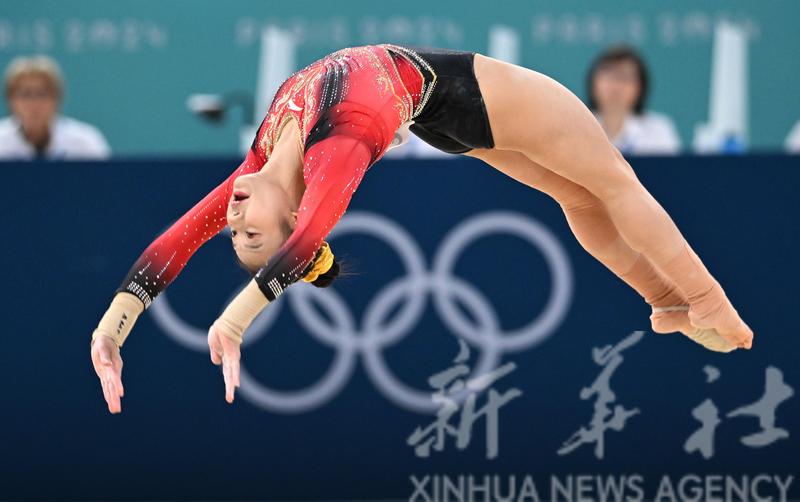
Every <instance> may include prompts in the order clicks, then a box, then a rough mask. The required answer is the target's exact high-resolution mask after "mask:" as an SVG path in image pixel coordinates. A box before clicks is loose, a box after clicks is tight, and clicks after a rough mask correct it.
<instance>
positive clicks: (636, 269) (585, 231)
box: [467, 149, 694, 334]
mask: <svg viewBox="0 0 800 502" xmlns="http://www.w3.org/2000/svg"><path fill="white" fill-rule="evenodd" d="M467 155H469V156H470V157H476V158H478V159H481V160H483V161H484V162H486V163H487V164H489V165H491V166H492V167H494V168H495V169H497V170H499V171H500V172H502V173H504V174H506V175H507V176H509V177H511V178H512V179H515V180H517V181H519V182H520V183H523V184H525V185H528V186H529V187H531V188H535V189H537V190H539V191H541V192H544V193H546V194H547V195H549V196H550V197H552V198H553V199H555V201H556V202H558V204H559V205H560V206H561V208H562V209H563V211H564V215H565V216H566V217H567V222H568V223H569V226H570V228H571V229H572V232H573V233H574V234H575V237H576V238H577V239H578V242H580V244H581V245H582V246H583V248H584V249H586V251H587V252H589V254H591V255H592V256H594V257H595V258H596V259H597V260H598V261H600V262H601V263H602V264H603V265H605V266H606V267H607V268H608V269H609V270H611V271H612V272H613V273H614V274H615V275H617V277H619V278H620V279H622V280H623V281H625V283H627V284H628V285H629V286H630V287H632V288H633V289H634V290H635V291H636V292H637V293H639V295H640V296H641V297H642V298H644V300H645V301H646V302H647V303H648V304H649V305H651V306H652V307H655V310H654V312H653V315H651V316H650V319H651V321H652V324H653V331H655V332H657V333H672V332H676V331H681V332H683V333H684V334H688V333H690V332H692V331H694V329H693V327H692V326H691V324H690V323H689V317H688V315H687V312H686V310H684V309H681V308H680V307H682V306H686V305H688V303H687V301H686V298H685V297H684V295H683V293H681V292H680V290H678V289H677V288H676V287H675V285H674V284H673V283H672V282H671V281H670V280H669V279H667V278H666V277H664V275H663V274H661V273H660V272H659V271H658V270H656V269H655V268H654V267H653V265H652V264H651V263H650V260H648V259H647V257H646V256H644V255H643V254H641V253H640V252H638V251H636V250H634V249H633V248H631V247H630V246H629V245H628V243H627V242H625V240H624V239H623V238H622V236H621V235H620V234H619V231H618V230H617V228H616V227H615V226H614V223H613V222H612V221H611V217H610V216H609V215H608V211H606V208H605V206H604V205H603V203H602V202H601V201H600V199H598V198H597V197H595V196H594V195H592V194H591V193H590V192H589V191H588V190H586V189H585V188H583V187H582V186H580V185H577V184H575V183H573V182H571V181H570V180H568V179H566V178H564V177H562V176H559V175H557V174H555V173H554V172H552V171H549V170H547V169H545V168H544V167H542V166H540V165H538V164H537V163H535V162H533V161H532V160H530V159H529V158H527V157H526V156H525V155H523V154H521V153H519V152H512V151H510V150H497V149H493V150H472V151H470V152H469V153H467ZM674 307H678V308H677V309H673V308H674Z"/></svg>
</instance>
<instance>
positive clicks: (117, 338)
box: [92, 292, 144, 347]
mask: <svg viewBox="0 0 800 502" xmlns="http://www.w3.org/2000/svg"><path fill="white" fill-rule="evenodd" d="M142 311H144V305H143V304H142V301H141V300H140V299H138V298H137V297H136V296H135V295H132V294H131V293H124V292H122V293H117V295H116V296H114V300H112V301H111V306H110V307H108V310H106V313H105V314H103V318H102V319H100V324H98V325H97V329H95V330H94V333H92V341H94V340H95V339H96V338H97V337H98V336H101V335H103V336H107V337H109V338H111V339H112V340H114V343H116V344H117V347H122V344H123V343H125V339H126V338H128V334H129V333H130V332H131V329H132V328H133V325H134V324H135V323H136V319H137V318H138V317H139V314H141V313H142Z"/></svg>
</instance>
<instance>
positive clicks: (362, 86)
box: [118, 46, 425, 307]
mask: <svg viewBox="0 0 800 502" xmlns="http://www.w3.org/2000/svg"><path fill="white" fill-rule="evenodd" d="M424 85H425V83H424V81H423V77H422V74H421V73H420V71H419V70H418V68H417V66H415V65H414V64H412V62H411V60H410V59H408V58H407V57H406V56H404V55H401V53H400V52H399V51H394V50H392V48H391V46H366V47H355V48H349V49H343V50H341V51H338V52H335V53H333V54H331V55H329V56H326V57H325V58H323V59H320V60H319V61H316V62H314V63H312V64H311V65H309V66H307V67H306V68H304V69H303V70H300V71H299V72H297V73H295V74H294V75H292V76H291V77H289V78H288V79H287V80H286V81H285V82H284V83H283V84H282V85H281V87H280V89H278V92H277V93H276V95H275V98H274V99H273V101H272V105H271V106H270V108H269V112H268V113H267V115H266V117H265V118H264V121H263V122H262V123H261V126H260V127H259V130H258V134H257V135H256V138H255V140H254V141H253V145H252V146H251V148H250V151H249V152H248V154H247V156H246V158H245V159H244V162H242V164H241V165H240V166H239V167H238V168H237V169H236V171H234V172H233V174H231V175H230V176H229V177H228V179H226V180H225V181H223V182H222V183H221V184H220V185H219V186H218V187H217V188H215V189H214V190H213V191H212V192H211V193H209V194H208V195H207V196H206V197H205V198H203V200H201V201H200V202H199V203H197V204H196V205H195V206H194V207H193V208H192V209H190V210H189V211H188V212H187V213H186V214H184V215H183V216H182V217H181V218H180V219H178V221H177V222H175V223H174V224H173V225H172V226H171V227H170V228H169V229H168V230H167V231H166V232H164V233H163V234H162V235H161V236H159V237H158V238H157V239H156V240H155V241H153V243H152V244H150V246H148V247H147V249H145V251H144V253H142V255H141V256H140V257H139V259H138V260H137V261H136V263H135V264H134V266H133V268H132V269H131V270H130V272H129V273H128V276H127V277H126V278H125V281H124V282H123V283H122V285H121V286H120V288H119V289H118V291H127V292H130V293H133V294H135V295H136V296H137V297H138V298H139V299H140V300H142V302H143V303H144V305H145V307H148V306H149V305H150V303H151V302H152V300H153V299H154V298H155V297H156V296H157V295H158V294H159V293H160V292H161V291H163V290H164V289H165V288H166V287H167V285H169V283H170V282H172V280H173V279H175V277H177V275H178V274H179V273H180V271H181V270H182V269H183V267H184V265H186V262H187V261H188V260H189V258H190V257H191V256H192V255H193V254H194V253H195V251H197V249H198V248H199V247H200V246H202V245H203V244H204V243H205V242H207V241H208V240H209V239H211V237H213V236H214V235H216V234H217V233H219V232H220V231H221V230H222V229H223V228H224V227H225V226H226V224H227V220H226V210H227V206H228V202H229V200H230V198H231V195H232V193H231V192H232V186H233V181H234V180H235V179H236V178H237V177H238V176H241V175H243V174H249V173H254V172H257V171H259V170H260V169H261V168H262V167H263V166H264V164H265V163H266V162H267V160H268V159H269V156H270V153H271V151H272V148H273V146H274V145H275V143H276V142H277V139H278V135H279V134H280V132H281V130H282V129H283V126H284V125H286V123H287V121H289V120H290V119H294V120H295V121H296V123H297V124H298V125H299V126H300V132H301V140H302V141H303V151H304V152H305V153H304V164H303V178H304V180H305V184H306V190H305V193H304V195H303V198H302V200H301V202H300V207H299V208H298V211H297V212H298V215H297V225H296V227H295V229H294V231H293V232H292V234H291V236H290V237H289V239H288V240H287V241H286V242H285V243H284V245H283V246H282V247H281V248H280V249H279V250H278V251H277V253H276V254H275V255H274V256H272V257H271V258H270V259H269V260H268V262H267V264H266V265H265V266H264V267H262V268H261V269H260V270H259V271H258V273H257V274H256V281H257V282H258V284H259V287H260V288H261V291H262V292H263V293H264V295H265V296H266V297H267V298H268V299H269V300H274V299H275V298H276V297H277V296H278V295H280V294H281V293H282V292H283V290H284V288H286V287H287V286H289V285H290V284H292V283H293V282H295V281H296V280H298V279H299V278H300V277H301V274H302V272H303V271H304V270H305V269H306V267H307V266H308V264H309V263H310V262H311V260H312V259H313V257H314V255H315V253H316V251H317V249H319V247H320V245H321V244H322V241H323V240H324V239H325V237H326V236H327V235H328V233H329V232H330V231H331V229H332V228H333V226H334V225H335V224H336V223H337V222H338V221H339V219H340V218H341V217H342V214H343V213H344V212H345V210H346V209H347V206H348V204H349V202H350V198H351V197H352V195H353V192H355V190H356V188H357V187H358V185H359V183H360V182H361V179H362V178H363V176H364V173H365V172H366V170H367V169H368V168H369V167H370V166H371V165H372V164H374V163H375V162H376V161H377V160H378V159H380V158H381V156H382V155H383V154H384V153H385V152H386V149H387V148H388V146H389V145H390V143H391V141H392V139H393V137H394V134H395V132H396V131H397V129H398V128H399V127H400V125H401V124H403V123H404V122H406V121H408V120H410V119H411V118H412V117H414V116H415V115H416V114H417V113H418V112H419V107H420V106H423V105H424V100H420V96H421V95H422V94H423V86H424ZM421 101H422V104H420V102H421Z"/></svg>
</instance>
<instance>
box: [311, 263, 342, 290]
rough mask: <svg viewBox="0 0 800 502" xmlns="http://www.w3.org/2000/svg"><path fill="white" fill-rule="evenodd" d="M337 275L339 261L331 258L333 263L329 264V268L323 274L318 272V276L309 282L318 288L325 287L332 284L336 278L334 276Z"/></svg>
mask: <svg viewBox="0 0 800 502" xmlns="http://www.w3.org/2000/svg"><path fill="white" fill-rule="evenodd" d="M338 276H339V261H338V260H333V265H331V268H329V269H328V271H327V272H325V273H324V274H319V277H317V278H316V279H315V280H314V281H312V282H311V284H313V285H314V286H316V287H318V288H327V287H328V286H330V285H331V284H333V281H334V280H336V277H338Z"/></svg>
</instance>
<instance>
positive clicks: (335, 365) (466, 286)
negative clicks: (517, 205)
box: [148, 211, 573, 413]
mask: <svg viewBox="0 0 800 502" xmlns="http://www.w3.org/2000/svg"><path fill="white" fill-rule="evenodd" d="M496 233H505V234H511V235H515V236H517V237H520V238H522V239H523V240H525V241H527V242H528V243H529V244H531V245H532V246H533V247H534V248H536V249H537V250H538V251H539V252H540V253H541V254H542V256H543V258H544V260H545V263H546V264H547V267H548V269H549V271H550V276H551V287H550V296H549V298H548V300H547V302H546V303H545V305H544V308H543V309H542V311H541V313H540V314H539V315H538V316H537V317H536V318H534V319H532V320H531V321H530V322H529V323H528V324H526V325H525V326H522V327H521V328H518V329H515V330H512V331H509V332H504V331H503V330H502V329H501V325H500V319H498V316H497V314H496V312H495V311H494V309H493V307H492V305H491V303H490V302H489V301H488V300H487V298H486V297H485V296H484V295H483V294H482V293H481V292H480V291H479V290H478V289H476V288H475V287H474V286H473V285H472V284H470V283H469V282H467V281H465V280H463V279H461V278H459V277H456V276H454V275H453V274H452V272H453V268H454V267H455V264H456V261H457V259H458V257H459V256H460V255H461V253H462V252H463V251H464V250H465V249H466V248H467V246H468V245H469V244H470V243H472V242H473V241H475V240H477V239H479V238H481V237H483V236H485V235H488V234H496ZM347 234H366V235H369V236H372V237H375V238H378V239H380V240H382V241H384V242H385V243H386V244H388V245H389V246H390V247H392V248H393V249H394V250H395V252H397V254H398V255H399V257H400V260H401V262H402V264H403V266H404V268H405V270H406V272H407V273H406V275H405V276H403V277H400V278H397V279H395V280H393V281H391V282H389V283H388V284H386V286H384V287H383V288H382V289H381V290H380V291H378V293H376V294H375V296H374V297H373V298H372V300H371V301H370V302H369V303H368V305H367V307H366V309H365V311H364V315H363V319H361V322H357V320H356V319H354V318H353V314H352V312H351V309H350V308H349V307H348V305H347V303H346V302H345V301H344V299H343V298H342V297H341V296H340V295H339V294H338V293H337V292H336V291H335V290H333V289H325V290H322V289H319V288H313V287H294V288H288V289H287V290H286V292H285V293H284V294H283V295H282V296H281V297H279V298H278V300H277V301H275V302H274V303H272V304H270V305H269V307H267V308H266V309H265V310H264V312H263V313H262V314H261V315H259V316H258V318H256V320H255V321H254V322H253V324H252V325H251V326H250V328H249V329H248V331H247V335H246V336H245V339H244V345H245V346H247V345H250V344H253V343H255V342H256V341H257V340H258V339H260V338H261V337H262V336H264V334H265V333H266V332H267V331H268V330H269V328H270V327H271V326H272V324H273V323H274V322H275V320H276V319H277V318H278V316H279V315H280V313H281V311H282V310H286V309H287V308H289V309H290V310H291V311H292V313H293V314H294V315H295V317H296V319H297V321H298V322H299V323H300V325H301V326H302V327H303V328H304V329H305V330H306V331H307V332H308V333H309V334H310V335H311V336H312V337H313V338H314V339H316V340H317V341H319V342H320V343H323V344H325V345H327V346H329V347H331V348H333V349H334V350H335V351H336V355H335V357H334V360H333V362H332V364H331V366H330V368H329V369H328V370H327V372H326V373H325V374H324V375H323V376H322V378H321V379H320V380H319V381H317V382H316V383H314V384H312V385H311V386H309V387H307V388H305V389H300V390H295V391H288V392H287V391H277V390H274V389H270V388H269V387H267V386H265V385H264V384H262V383H261V382H258V381H257V380H256V379H254V378H253V377H252V375H250V374H249V373H248V372H247V370H246V369H245V367H244V365H242V368H241V388H240V394H241V395H242V396H243V397H244V398H245V399H247V400H248V401H250V402H251V403H252V404H254V405H256V406H258V407H260V408H262V409H265V410H268V411H275V412H283V413H300V412H304V411H308V410H312V409H315V408H318V407H320V406H322V405H324V404H325V403H327V402H328V401H330V400H331V399H333V398H334V397H335V396H336V394H337V393H338V392H339V391H340V390H341V389H342V388H343V387H344V386H345V385H346V383H347V382H348V380H349V379H350V376H351V375H352V373H353V371H354V369H355V367H356V363H357V360H358V358H359V356H361V357H362V358H363V362H364V368H365V370H366V372H367V375H368V376H369V378H370V379H371V381H372V382H373V384H374V385H375V386H376V387H377V388H378V389H379V390H380V391H381V392H382V393H383V394H384V396H385V397H387V398H388V399H389V400H391V401H392V402H394V403H395V404H397V405H399V406H402V407H403V408H406V409H409V410H412V411H417V412H426V413H427V412H432V411H435V410H436V406H435V404H434V403H433V401H432V400H431V395H430V392H426V391H422V390H418V389H415V388H412V387H410V386H408V385H406V384H405V383H404V382H402V381H400V380H399V379H398V378H397V377H396V376H395V375H394V374H393V373H392V372H391V371H390V370H389V368H388V367H387V365H386V363H385V361H384V358H383V353H382V351H383V350H384V349H385V348H387V347H389V346H391V345H393V344H395V343H398V342H399V341H400V340H402V339H403V338H404V337H405V336H407V335H408V334H409V333H411V331H412V329H413V327H414V326H415V325H416V324H417V323H418V322H419V320H420V318H421V317H422V315H423V313H424V310H425V307H426V305H427V299H428V296H430V297H431V298H432V299H433V305H434V307H435V309H436V310H437V312H438V314H439V316H440V318H441V320H442V321H443V322H444V324H445V326H446V327H447V328H448V329H449V330H451V331H452V332H453V333H454V334H455V335H457V336H459V337H461V338H462V339H464V340H465V341H466V342H467V343H468V344H470V345H473V346H475V347H477V348H479V349H480V357H479V359H478V361H477V363H476V365H475V368H474V374H475V375H481V374H485V373H488V372H490V371H492V370H493V369H495V368H496V367H497V365H498V364H499V363H500V360H501V358H502V355H503V354H504V353H507V352H518V351H522V350H525V349H528V348H530V347H533V346H535V345H537V344H538V343H541V342H542V341H543V340H544V339H545V338H547V337H548V336H550V335H551V334H552V333H553V332H555V331H556V329H558V327H559V325H560V324H561V322H562V321H563V320H564V317H565V316H566V314H567V311H568V310H569V306H570V303H571V301H572V293H573V274H572V268H571V265H570V262H569V259H568V258H567V254H566V252H565V251H564V249H563V248H562V246H561V244H560V243H559V242H558V239H557V238H556V237H555V236H554V235H553V234H552V233H551V232H550V231H549V230H548V229H547V228H546V227H545V226H543V225H542V224H541V223H539V222H537V221H536V220H534V219H532V218H530V217H529V216H525V215H522V214H519V213H512V212H506V211H493V212H486V213H481V214H479V215H477V216H473V217H471V218H468V219H467V220H465V221H463V222H462V223H460V224H459V225H457V226H456V227H454V228H453V229H452V230H451V231H450V232H449V233H448V234H447V235H446V236H445V238H444V239H443V240H442V244H441V245H440V247H439V249H438V250H437V252H436V254H435V256H434V259H433V265H432V267H431V268H430V270H428V268H427V267H426V264H425V258H424V254H423V253H422V251H421V250H420V248H419V247H418V246H417V244H416V242H415V240H414V238H413V237H412V236H411V235H410V234H409V233H408V232H406V231H405V229H403V228H402V227H400V226H399V225H397V224H396V223H395V222H393V221H392V220H390V219H388V218H386V217H384V216H380V215H378V214H375V213H368V212H358V211H352V212H350V213H348V214H347V216H345V217H344V218H343V219H342V220H341V221H340V222H339V224H338V225H337V226H336V228H335V229H334V231H333V232H332V234H331V236H330V240H334V239H336V238H337V237H341V236H343V235H347ZM234 294H235V293H234ZM231 298H233V295H231ZM401 301H403V302H404V303H403V304H402V306H400V307H399V308H398V309H396V310H397V312H396V313H395V314H394V315H392V313H393V312H394V311H395V309H394V308H393V307H395V306H397V305H398V303H399V302H401ZM287 302H288V307H287V306H286V304H287ZM457 302H460V303H461V305H462V307H464V308H466V309H468V310H469V311H470V312H471V314H472V317H473V319H474V320H468V319H466V318H465V316H464V314H463V313H462V311H461V310H460V309H459V308H458V306H457ZM313 303H317V304H318V305H320V306H321V307H322V308H323V309H324V311H326V312H327V313H328V314H329V315H330V318H331V320H330V322H329V321H328V320H327V319H325V318H324V317H323V316H321V315H320V313H319V311H318V310H317V309H316V308H314V307H313V306H312V304H313ZM148 310H149V311H150V312H152V314H153V319H154V320H155V322H156V323H157V324H158V325H159V326H160V327H161V329H163V330H164V332H166V333H167V335H169V336H170V337H172V338H173V339H174V340H175V341H177V342H178V343H179V344H181V345H183V346H185V347H187V348H190V349H193V350H197V351H201V352H206V351H207V350H208V348H207V342H206V334H207V331H206V328H197V327H194V326H191V325H189V324H187V323H186V322H185V321H183V320H182V319H181V318H180V317H178V316H177V315H176V314H175V312H174V311H173V310H172V308H171V307H170V305H169V301H168V299H167V297H166V294H165V293H162V294H161V295H160V296H159V297H158V299H157V301H155V302H153V305H152V306H151V307H150V309H148ZM389 316H391V321H390V322H387V317H389Z"/></svg>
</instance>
